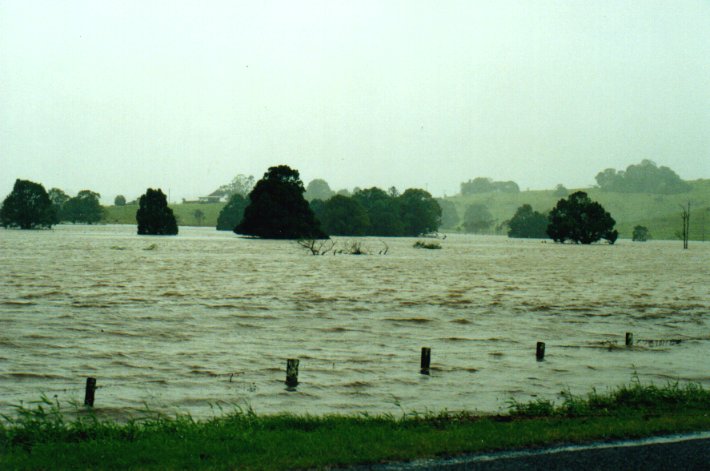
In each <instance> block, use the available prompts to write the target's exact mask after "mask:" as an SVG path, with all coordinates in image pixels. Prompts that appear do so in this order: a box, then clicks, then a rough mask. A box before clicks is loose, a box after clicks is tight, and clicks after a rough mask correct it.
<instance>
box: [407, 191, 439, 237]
mask: <svg viewBox="0 0 710 471" xmlns="http://www.w3.org/2000/svg"><path fill="white" fill-rule="evenodd" d="M397 199H398V200H399V212H400V217H401V219H402V224H403V226H404V234H406V235H409V236H414V237H416V236H418V235H422V234H429V233H433V232H436V231H437V230H438V229H439V225H440V224H441V206H439V204H438V203H437V202H436V200H435V199H434V198H432V196H431V195H430V194H429V192H427V191H424V190H421V189H418V188H410V189H408V190H405V192H404V193H402V194H401V195H399V196H398V197H397Z"/></svg>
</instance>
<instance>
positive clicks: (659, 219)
mask: <svg viewBox="0 0 710 471" xmlns="http://www.w3.org/2000/svg"><path fill="white" fill-rule="evenodd" d="M691 184H692V186H693V189H692V191H690V192H688V193H682V194H678V195H655V194H648V193H607V192H603V191H601V190H599V189H598V188H588V189H584V191H586V192H587V193H588V194H589V196H590V197H591V198H592V199H593V200H594V201H598V202H599V203H601V205H602V206H604V208H605V209H606V210H607V211H609V212H610V213H611V215H612V217H614V219H616V228H617V229H618V230H619V233H620V237H622V238H628V239H630V238H631V234H632V232H633V228H634V226H636V225H641V226H646V227H647V228H648V230H649V231H650V233H651V236H652V237H653V238H654V239H676V235H675V234H676V232H677V231H678V230H680V227H681V218H680V205H685V204H687V203H688V201H690V202H691V216H690V238H691V239H692V240H710V180H696V181H693V182H691ZM572 191H575V190H574V189H570V192H572ZM553 193H554V191H553V190H538V191H521V192H520V193H482V194H478V195H467V196H452V197H449V198H446V199H447V200H449V201H452V202H453V203H454V204H456V209H457V211H458V214H459V218H463V214H464V212H465V211H466V207H467V206H468V205H469V204H473V203H483V204H485V205H486V206H487V207H488V209H489V210H490V211H491V213H492V214H493V217H494V218H495V219H496V225H497V224H500V223H501V222H503V221H506V220H508V219H510V218H511V217H513V214H515V210H516V209H517V208H518V207H519V206H521V205H523V204H526V203H527V204H529V205H531V206H532V207H533V209H535V210H537V211H540V212H547V211H549V210H550V209H552V207H554V206H555V204H556V203H557V201H558V200H559V199H560V198H559V197H557V196H554V194H553ZM170 207H171V208H172V210H173V212H174V213H175V216H176V217H177V219H178V224H180V225H182V226H208V227H215V226H216V225H217V216H219V212H220V211H221V210H222V208H223V207H224V203H205V204H201V203H183V204H173V205H170ZM137 209H138V206H136V205H128V206H108V207H106V208H105V210H106V213H105V216H104V222H106V223H109V224H135V223H136V210H137ZM197 210H199V211H202V213H203V214H204V219H203V220H202V221H198V220H197V219H196V218H195V211H197Z"/></svg>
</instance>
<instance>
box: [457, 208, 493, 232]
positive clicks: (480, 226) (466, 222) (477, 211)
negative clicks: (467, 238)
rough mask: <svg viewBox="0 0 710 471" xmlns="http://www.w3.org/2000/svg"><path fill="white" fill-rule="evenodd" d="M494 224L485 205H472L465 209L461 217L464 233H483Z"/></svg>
mask: <svg viewBox="0 0 710 471" xmlns="http://www.w3.org/2000/svg"><path fill="white" fill-rule="evenodd" d="M494 222H495V220H494V219H493V215H492V214H491V212H490V211H489V210H488V207H487V206H486V205H485V204H481V203H474V204H470V205H468V207H466V212H465V213H464V216H463V228H464V230H465V231H466V232H474V233H481V232H485V231H487V230H488V229H490V228H491V226H492V225H493V223H494Z"/></svg>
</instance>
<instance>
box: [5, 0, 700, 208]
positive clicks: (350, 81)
mask: <svg viewBox="0 0 710 471" xmlns="http://www.w3.org/2000/svg"><path fill="white" fill-rule="evenodd" d="M708 129H710V2H702V1H678V2H672V3H667V2H656V1H648V2H631V1H600V2H567V1H564V2H563V1H544V2H524V1H501V2H484V1H445V2H439V3H436V4H434V3H433V2H425V1H388V2H374V1H360V2H343V3H336V2H328V1H297V2H285V1H264V2H239V1H237V2H227V1H210V2H205V3H204V4H194V3H189V2H167V1H148V2H137V1H128V2H121V3H113V2H111V3H109V2H106V3H95V2H88V1H68V2H62V3H60V2H52V1H33V2H23V1H15V0H5V1H3V2H0V163H1V165H0V197H3V198H4V196H5V195H7V194H8V193H9V192H10V191H11V189H12V184H13V183H14V181H15V179H16V178H23V179H30V180H33V181H37V182H40V183H42V184H43V185H44V186H45V188H47V189H49V188H51V187H58V188H61V189H63V190H65V191H66V192H67V193H69V194H70V195H74V194H76V193H77V192H78V191H80V190H83V189H90V190H93V191H97V192H99V193H101V195H102V201H103V202H112V201H113V198H114V197H115V196H116V195H117V194H123V195H125V196H126V197H127V198H129V199H133V198H135V197H137V196H139V195H140V194H142V193H143V192H144V191H145V189H146V188H148V187H154V188H157V187H160V188H162V189H163V190H164V191H165V192H166V193H168V192H170V194H171V201H179V200H180V199H181V198H187V199H194V198H196V197H197V196H203V195H205V194H207V193H209V192H211V191H213V190H214V189H216V188H217V187H218V186H219V185H221V184H224V183H228V182H229V181H230V180H231V179H232V178H233V177H234V176H235V175H237V174H246V175H253V176H254V177H255V178H257V179H258V178H260V177H261V176H262V175H263V173H264V172H265V171H266V169H267V168H268V167H270V166H273V165H279V164H286V165H289V166H291V167H293V168H296V169H298V170H299V172H300V173H301V177H302V179H303V181H304V183H308V181H310V180H312V179H314V178H323V179H325V180H326V181H327V182H328V183H329V184H330V186H331V188H332V189H334V190H338V189H341V188H348V189H352V188H353V187H355V186H359V187H370V186H379V187H382V188H387V187H389V186H396V187H398V188H399V189H405V188H410V187H418V188H425V189H427V190H428V191H430V192H431V193H432V194H433V195H434V196H442V195H444V194H446V195H452V194H455V193H457V192H458V190H459V184H460V183H461V182H463V181H466V180H468V179H472V178H475V177H478V176H484V177H490V178H493V179H494V180H513V181H515V182H516V183H518V185H519V186H520V188H521V189H522V190H525V189H528V188H530V189H550V188H554V186H555V185H556V184H558V183H562V184H564V185H566V186H567V187H569V188H581V187H589V186H591V185H593V184H594V183H595V182H594V176H595V175H596V174H597V173H598V172H599V171H601V170H604V169H605V168H610V167H611V168H615V169H625V168H626V167H627V166H628V165H631V164H636V163H639V162H640V161H641V160H643V159H650V160H653V161H655V162H656V163H657V164H658V165H665V166H668V167H670V168H672V169H673V170H675V171H676V172H677V173H678V174H679V175H680V177H681V178H683V179H685V180H694V179H697V178H710V133H708V132H707V130H708Z"/></svg>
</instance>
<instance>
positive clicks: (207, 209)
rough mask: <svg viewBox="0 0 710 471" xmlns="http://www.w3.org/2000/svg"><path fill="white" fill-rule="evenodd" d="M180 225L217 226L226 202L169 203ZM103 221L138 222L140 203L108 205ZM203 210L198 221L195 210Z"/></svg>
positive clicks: (110, 222)
mask: <svg viewBox="0 0 710 471" xmlns="http://www.w3.org/2000/svg"><path fill="white" fill-rule="evenodd" d="M169 206H170V208H171V209H172V210H173V213H174V214H175V217H176V218H177V222H178V225H180V226H208V227H215V226H217V217H218V216H219V212H220V211H221V210H222V208H223V207H224V203H183V204H171V205H169ZM104 210H105V213H104V219H103V222H105V223H107V224H136V211H138V205H135V204H132V205H126V206H106V207H104ZM198 210H199V211H202V213H203V214H204V219H203V220H202V221H198V220H197V218H195V211H198Z"/></svg>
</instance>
